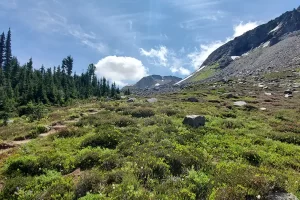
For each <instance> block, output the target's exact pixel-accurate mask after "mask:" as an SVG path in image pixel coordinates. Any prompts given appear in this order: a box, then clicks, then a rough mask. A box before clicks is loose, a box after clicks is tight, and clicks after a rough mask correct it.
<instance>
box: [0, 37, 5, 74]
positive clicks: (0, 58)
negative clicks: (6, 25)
mask: <svg viewBox="0 0 300 200" xmlns="http://www.w3.org/2000/svg"><path fill="white" fill-rule="evenodd" d="M4 50H5V34H4V32H3V33H2V34H1V36H0V68H3V64H4V56H5V54H4Z"/></svg>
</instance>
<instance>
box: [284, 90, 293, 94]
mask: <svg viewBox="0 0 300 200" xmlns="http://www.w3.org/2000/svg"><path fill="white" fill-rule="evenodd" d="M284 94H293V91H292V90H285V91H284Z"/></svg>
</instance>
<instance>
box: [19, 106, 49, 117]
mask: <svg viewBox="0 0 300 200" xmlns="http://www.w3.org/2000/svg"><path fill="white" fill-rule="evenodd" d="M18 111H19V116H23V115H26V116H28V117H29V119H30V121H34V120H40V119H41V118H43V117H44V115H45V106H43V105H41V104H38V105H34V104H33V103H28V104H27V105H26V106H20V107H19V108H18Z"/></svg>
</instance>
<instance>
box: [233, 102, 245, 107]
mask: <svg viewBox="0 0 300 200" xmlns="http://www.w3.org/2000/svg"><path fill="white" fill-rule="evenodd" d="M233 104H234V105H235V106H240V107H241V106H245V105H247V103H246V102H245V101H236V102H234V103H233Z"/></svg>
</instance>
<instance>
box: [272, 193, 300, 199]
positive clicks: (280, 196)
mask: <svg viewBox="0 0 300 200" xmlns="http://www.w3.org/2000/svg"><path fill="white" fill-rule="evenodd" d="M266 199H267V200H299V199H298V198H297V197H296V196H295V195H293V194H290V193H274V194H270V195H269V196H267V198H266Z"/></svg>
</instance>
